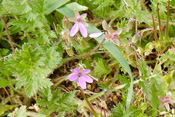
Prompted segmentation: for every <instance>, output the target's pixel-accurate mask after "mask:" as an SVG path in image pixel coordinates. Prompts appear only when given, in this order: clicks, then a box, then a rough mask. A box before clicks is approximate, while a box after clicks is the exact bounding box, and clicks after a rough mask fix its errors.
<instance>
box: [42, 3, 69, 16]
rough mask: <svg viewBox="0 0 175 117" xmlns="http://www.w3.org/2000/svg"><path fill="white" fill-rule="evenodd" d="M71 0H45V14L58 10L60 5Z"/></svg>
mask: <svg viewBox="0 0 175 117" xmlns="http://www.w3.org/2000/svg"><path fill="white" fill-rule="evenodd" d="M68 1H69V0H45V3H44V12H43V13H44V14H49V13H51V12H52V11H54V10H56V9H57V8H59V7H60V6H62V5H64V4H65V3H67V2H68Z"/></svg>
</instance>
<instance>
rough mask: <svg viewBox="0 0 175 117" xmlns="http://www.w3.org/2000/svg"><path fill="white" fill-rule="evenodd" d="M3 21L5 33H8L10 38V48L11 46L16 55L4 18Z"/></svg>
mask: <svg viewBox="0 0 175 117" xmlns="http://www.w3.org/2000/svg"><path fill="white" fill-rule="evenodd" d="M2 21H3V24H4V27H5V31H6V33H7V37H8V39H9V42H10V46H11V48H12V51H13V54H15V48H14V46H13V43H12V40H11V37H10V35H9V32H8V29H7V25H6V22H5V20H4V18H3V17H2Z"/></svg>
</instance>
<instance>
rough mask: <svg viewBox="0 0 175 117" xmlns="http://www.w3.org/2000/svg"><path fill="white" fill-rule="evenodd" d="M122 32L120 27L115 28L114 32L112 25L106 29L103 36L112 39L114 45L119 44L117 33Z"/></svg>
mask: <svg viewBox="0 0 175 117" xmlns="http://www.w3.org/2000/svg"><path fill="white" fill-rule="evenodd" d="M121 33H122V29H121V28H119V29H117V30H116V31H115V32H114V30H113V29H112V27H109V30H108V33H107V34H105V38H106V39H111V40H112V42H113V43H114V44H116V45H118V44H119V40H118V39H119V37H118V36H119V35H120V34H121Z"/></svg>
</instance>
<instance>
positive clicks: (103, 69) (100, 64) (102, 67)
mask: <svg viewBox="0 0 175 117" xmlns="http://www.w3.org/2000/svg"><path fill="white" fill-rule="evenodd" d="M94 70H95V74H96V75H97V77H101V76H104V75H107V74H108V73H109V72H110V68H109V67H108V66H107V63H106V62H105V61H104V60H103V59H98V61H97V62H96V63H95V69H94Z"/></svg>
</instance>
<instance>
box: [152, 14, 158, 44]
mask: <svg viewBox="0 0 175 117" xmlns="http://www.w3.org/2000/svg"><path fill="white" fill-rule="evenodd" d="M152 21H153V28H154V38H155V41H156V42H158V39H157V32H156V26H155V22H154V16H153V14H152Z"/></svg>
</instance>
